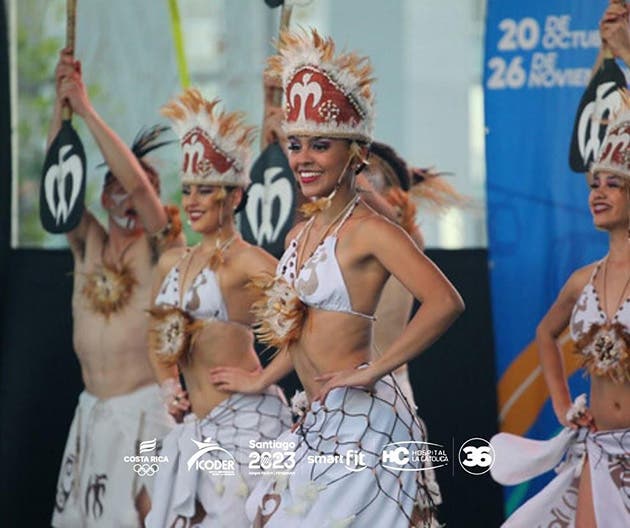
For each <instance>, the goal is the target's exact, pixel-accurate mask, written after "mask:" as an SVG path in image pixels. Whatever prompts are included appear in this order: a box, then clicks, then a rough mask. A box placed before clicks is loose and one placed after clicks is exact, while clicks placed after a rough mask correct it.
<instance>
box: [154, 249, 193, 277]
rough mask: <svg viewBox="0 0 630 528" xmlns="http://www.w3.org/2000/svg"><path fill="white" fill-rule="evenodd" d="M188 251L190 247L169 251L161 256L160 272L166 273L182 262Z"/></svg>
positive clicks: (159, 262)
mask: <svg viewBox="0 0 630 528" xmlns="http://www.w3.org/2000/svg"><path fill="white" fill-rule="evenodd" d="M187 251H188V247H186V246H181V247H173V248H170V249H167V250H166V251H165V252H164V253H162V255H161V256H160V260H159V261H158V271H159V272H160V273H162V274H164V273H166V272H167V271H168V270H169V269H171V268H172V267H173V266H175V265H176V264H177V263H178V262H179V261H180V260H181V258H182V257H183V256H184V255H185V254H186V252H187Z"/></svg>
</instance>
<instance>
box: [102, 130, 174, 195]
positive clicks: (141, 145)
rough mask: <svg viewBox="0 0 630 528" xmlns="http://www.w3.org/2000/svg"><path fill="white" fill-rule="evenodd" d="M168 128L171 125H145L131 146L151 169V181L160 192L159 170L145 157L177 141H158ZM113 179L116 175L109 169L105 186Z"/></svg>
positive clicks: (142, 162)
mask: <svg viewBox="0 0 630 528" xmlns="http://www.w3.org/2000/svg"><path fill="white" fill-rule="evenodd" d="M168 130H170V127H168V126H166V125H153V126H152V127H148V128H147V127H143V128H141V129H140V130H139V131H138V133H137V134H136V137H135V138H133V142H132V143H131V147H130V148H131V152H133V153H134V155H135V156H136V158H138V160H139V161H140V164H141V165H142V166H143V167H144V169H145V170H147V169H148V170H149V179H150V180H151V183H152V184H153V186H154V187H155V189H156V190H157V192H158V194H159V192H160V179H159V176H158V173H157V171H155V169H154V168H153V167H152V165H151V164H150V163H148V162H147V161H146V160H144V159H143V158H144V157H145V156H146V155H147V154H149V152H153V151H154V150H156V149H159V148H160V147H163V146H165V145H168V144H170V143H174V142H175V141H176V140H174V139H167V140H164V141H158V140H159V139H160V136H161V135H162V134H163V133H164V132H166V131H168ZM106 164H107V162H105V161H103V162H102V163H100V164H99V165H98V167H103V166H104V165H106ZM152 173H153V174H152ZM113 180H114V175H113V174H112V173H111V171H107V174H106V175H105V182H104V186H105V187H107V185H109V184H110V183H111V182H112V181H113Z"/></svg>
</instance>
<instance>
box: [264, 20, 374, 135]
mask: <svg viewBox="0 0 630 528" xmlns="http://www.w3.org/2000/svg"><path fill="white" fill-rule="evenodd" d="M276 47H277V50H278V54H277V55H275V56H272V57H270V58H269V61H268V75H270V76H278V77H281V78H282V85H283V90H284V99H285V121H284V123H283V128H284V131H285V133H286V134H287V135H308V136H313V135H317V136H325V137H342V138H348V139H355V140H358V141H365V142H370V141H371V139H372V129H373V118H374V108H373V105H374V99H373V95H372V90H371V87H370V85H371V83H372V80H373V79H372V77H371V75H372V67H371V65H370V63H369V60H368V58H367V57H360V56H358V55H356V54H355V53H339V54H337V55H335V43H334V42H333V40H332V38H330V37H327V38H324V37H322V36H321V35H320V34H319V33H318V32H317V31H316V30H315V29H311V31H310V32H308V31H306V30H303V29H302V30H298V31H294V32H292V31H290V30H285V31H283V32H282V33H281V35H280V38H279V39H278V42H277V45H276Z"/></svg>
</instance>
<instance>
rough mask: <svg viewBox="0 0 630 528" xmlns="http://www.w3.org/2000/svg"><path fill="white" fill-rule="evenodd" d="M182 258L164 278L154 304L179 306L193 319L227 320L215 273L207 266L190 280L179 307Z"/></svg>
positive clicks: (225, 308)
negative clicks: (190, 282)
mask: <svg viewBox="0 0 630 528" xmlns="http://www.w3.org/2000/svg"><path fill="white" fill-rule="evenodd" d="M185 256H186V254H185V255H184V257H182V259H181V260H180V261H179V262H178V263H177V264H176V265H175V266H174V267H173V268H172V269H171V271H169V273H168V275H166V277H165V278H164V281H163V282H162V286H161V287H160V292H159V293H158V295H157V297H156V298H155V304H156V305H158V306H159V305H169V306H174V307H175V308H181V309H182V310H184V311H185V312H187V313H188V314H189V315H190V316H191V317H193V318H194V319H202V320H212V319H216V320H219V321H228V320H229V319H228V312H227V307H226V305H225V301H224V300H223V296H222V295H221V288H220V287H219V280H218V277H217V274H216V273H215V272H214V271H212V270H211V269H210V268H209V267H208V266H206V267H205V268H203V269H202V270H201V271H200V272H199V273H198V274H197V276H196V277H195V278H194V280H193V281H192V284H191V285H190V288H188V291H187V292H186V293H185V294H184V298H183V303H182V304H183V306H181V307H180V294H181V284H180V270H179V267H180V264H181V262H182V261H183V260H184V258H185Z"/></svg>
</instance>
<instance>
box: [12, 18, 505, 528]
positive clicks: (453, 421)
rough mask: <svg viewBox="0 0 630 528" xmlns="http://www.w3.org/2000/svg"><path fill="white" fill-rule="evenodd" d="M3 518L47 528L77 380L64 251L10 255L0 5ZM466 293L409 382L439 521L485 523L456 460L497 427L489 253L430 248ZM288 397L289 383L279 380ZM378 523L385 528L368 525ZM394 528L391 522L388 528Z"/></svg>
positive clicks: (486, 495) (487, 485)
mask: <svg viewBox="0 0 630 528" xmlns="http://www.w3.org/2000/svg"><path fill="white" fill-rule="evenodd" d="M0 35H1V37H0V38H1V42H0V79H3V82H1V83H0V142H1V143H0V146H1V148H0V160H1V162H2V163H1V165H0V168H1V175H0V299H1V302H0V462H1V464H2V472H1V473H2V482H1V488H0V519H1V524H2V526H18V525H19V526H28V527H46V526H49V519H50V515H51V512H52V509H53V504H54V499H55V485H56V480H57V472H58V469H59V463H60V458H61V454H62V450H63V446H64V443H65V438H66V434H67V431H68V428H69V426H70V422H71V419H72V415H73V411H74V406H75V404H76V399H77V396H78V394H79V392H80V391H81V373H80V369H79V365H78V362H77V360H76V358H75V356H74V353H73V351H72V337H71V336H72V334H71V326H72V320H71V306H70V295H71V288H72V278H71V276H70V275H69V273H70V272H71V271H72V258H71V255H70V253H69V252H68V251H43V250H12V249H11V248H10V243H9V233H10V210H11V208H10V205H11V203H10V196H11V181H10V174H11V159H10V156H11V143H10V118H9V115H10V114H9V111H10V105H9V83H8V79H9V67H8V53H7V48H6V44H7V38H6V37H7V32H6V18H5V10H4V9H0ZM428 254H429V256H430V257H431V258H433V259H434V260H435V262H436V263H437V264H438V265H439V266H440V268H441V269H442V270H443V271H444V272H445V274H446V275H447V276H448V277H449V278H450V279H451V280H452V281H453V283H454V284H455V286H456V287H457V288H458V290H459V291H460V292H461V294H462V296H463V297H464V300H465V302H466V305H467V309H466V312H465V313H464V315H463V316H462V317H461V318H460V319H459V320H458V321H457V322H456V323H455V325H454V326H453V328H452V329H451V330H449V331H448V333H447V334H446V335H445V336H444V337H443V338H442V339H440V340H439V341H438V343H436V344H435V345H434V346H433V347H431V349H429V350H427V351H426V352H425V353H424V354H422V356H421V357H420V358H418V359H416V360H414V361H413V363H412V364H411V366H410V374H411V381H412V385H413V388H414V392H415V395H416V400H417V403H418V406H419V413H420V415H421V416H422V417H423V418H424V420H425V422H426V424H427V426H428V429H429V440H430V441H432V442H435V443H438V444H441V445H443V446H445V448H446V449H447V453H448V455H449V460H450V465H449V466H448V467H445V468H440V469H438V470H437V477H438V480H439V483H440V486H441V488H442V494H443V498H444V505H443V506H442V507H440V520H441V521H442V522H446V524H447V526H449V527H455V528H492V527H497V526H499V524H500V522H501V519H502V496H501V491H500V488H499V486H497V485H496V484H494V483H493V482H492V480H491V479H490V477H489V476H488V474H486V475H483V476H473V475H469V474H468V473H465V472H464V471H463V470H462V469H461V467H460V466H459V464H458V462H457V451H458V449H459V446H461V444H462V443H463V442H464V441H466V440H467V439H469V438H472V437H482V438H490V436H491V435H492V434H493V433H494V432H495V431H496V392H495V371H494V352H493V345H492V323H491V319H490V304H489V303H490V300H489V293H488V292H489V287H488V276H487V253H486V251H485V250H460V251H441V250H437V251H428ZM284 386H285V388H286V389H287V395H288V396H291V395H292V394H293V391H294V388H295V379H294V378H290V379H289V380H287V381H286V382H285V384H284ZM375 528H380V527H375ZM383 528H390V527H383Z"/></svg>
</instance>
